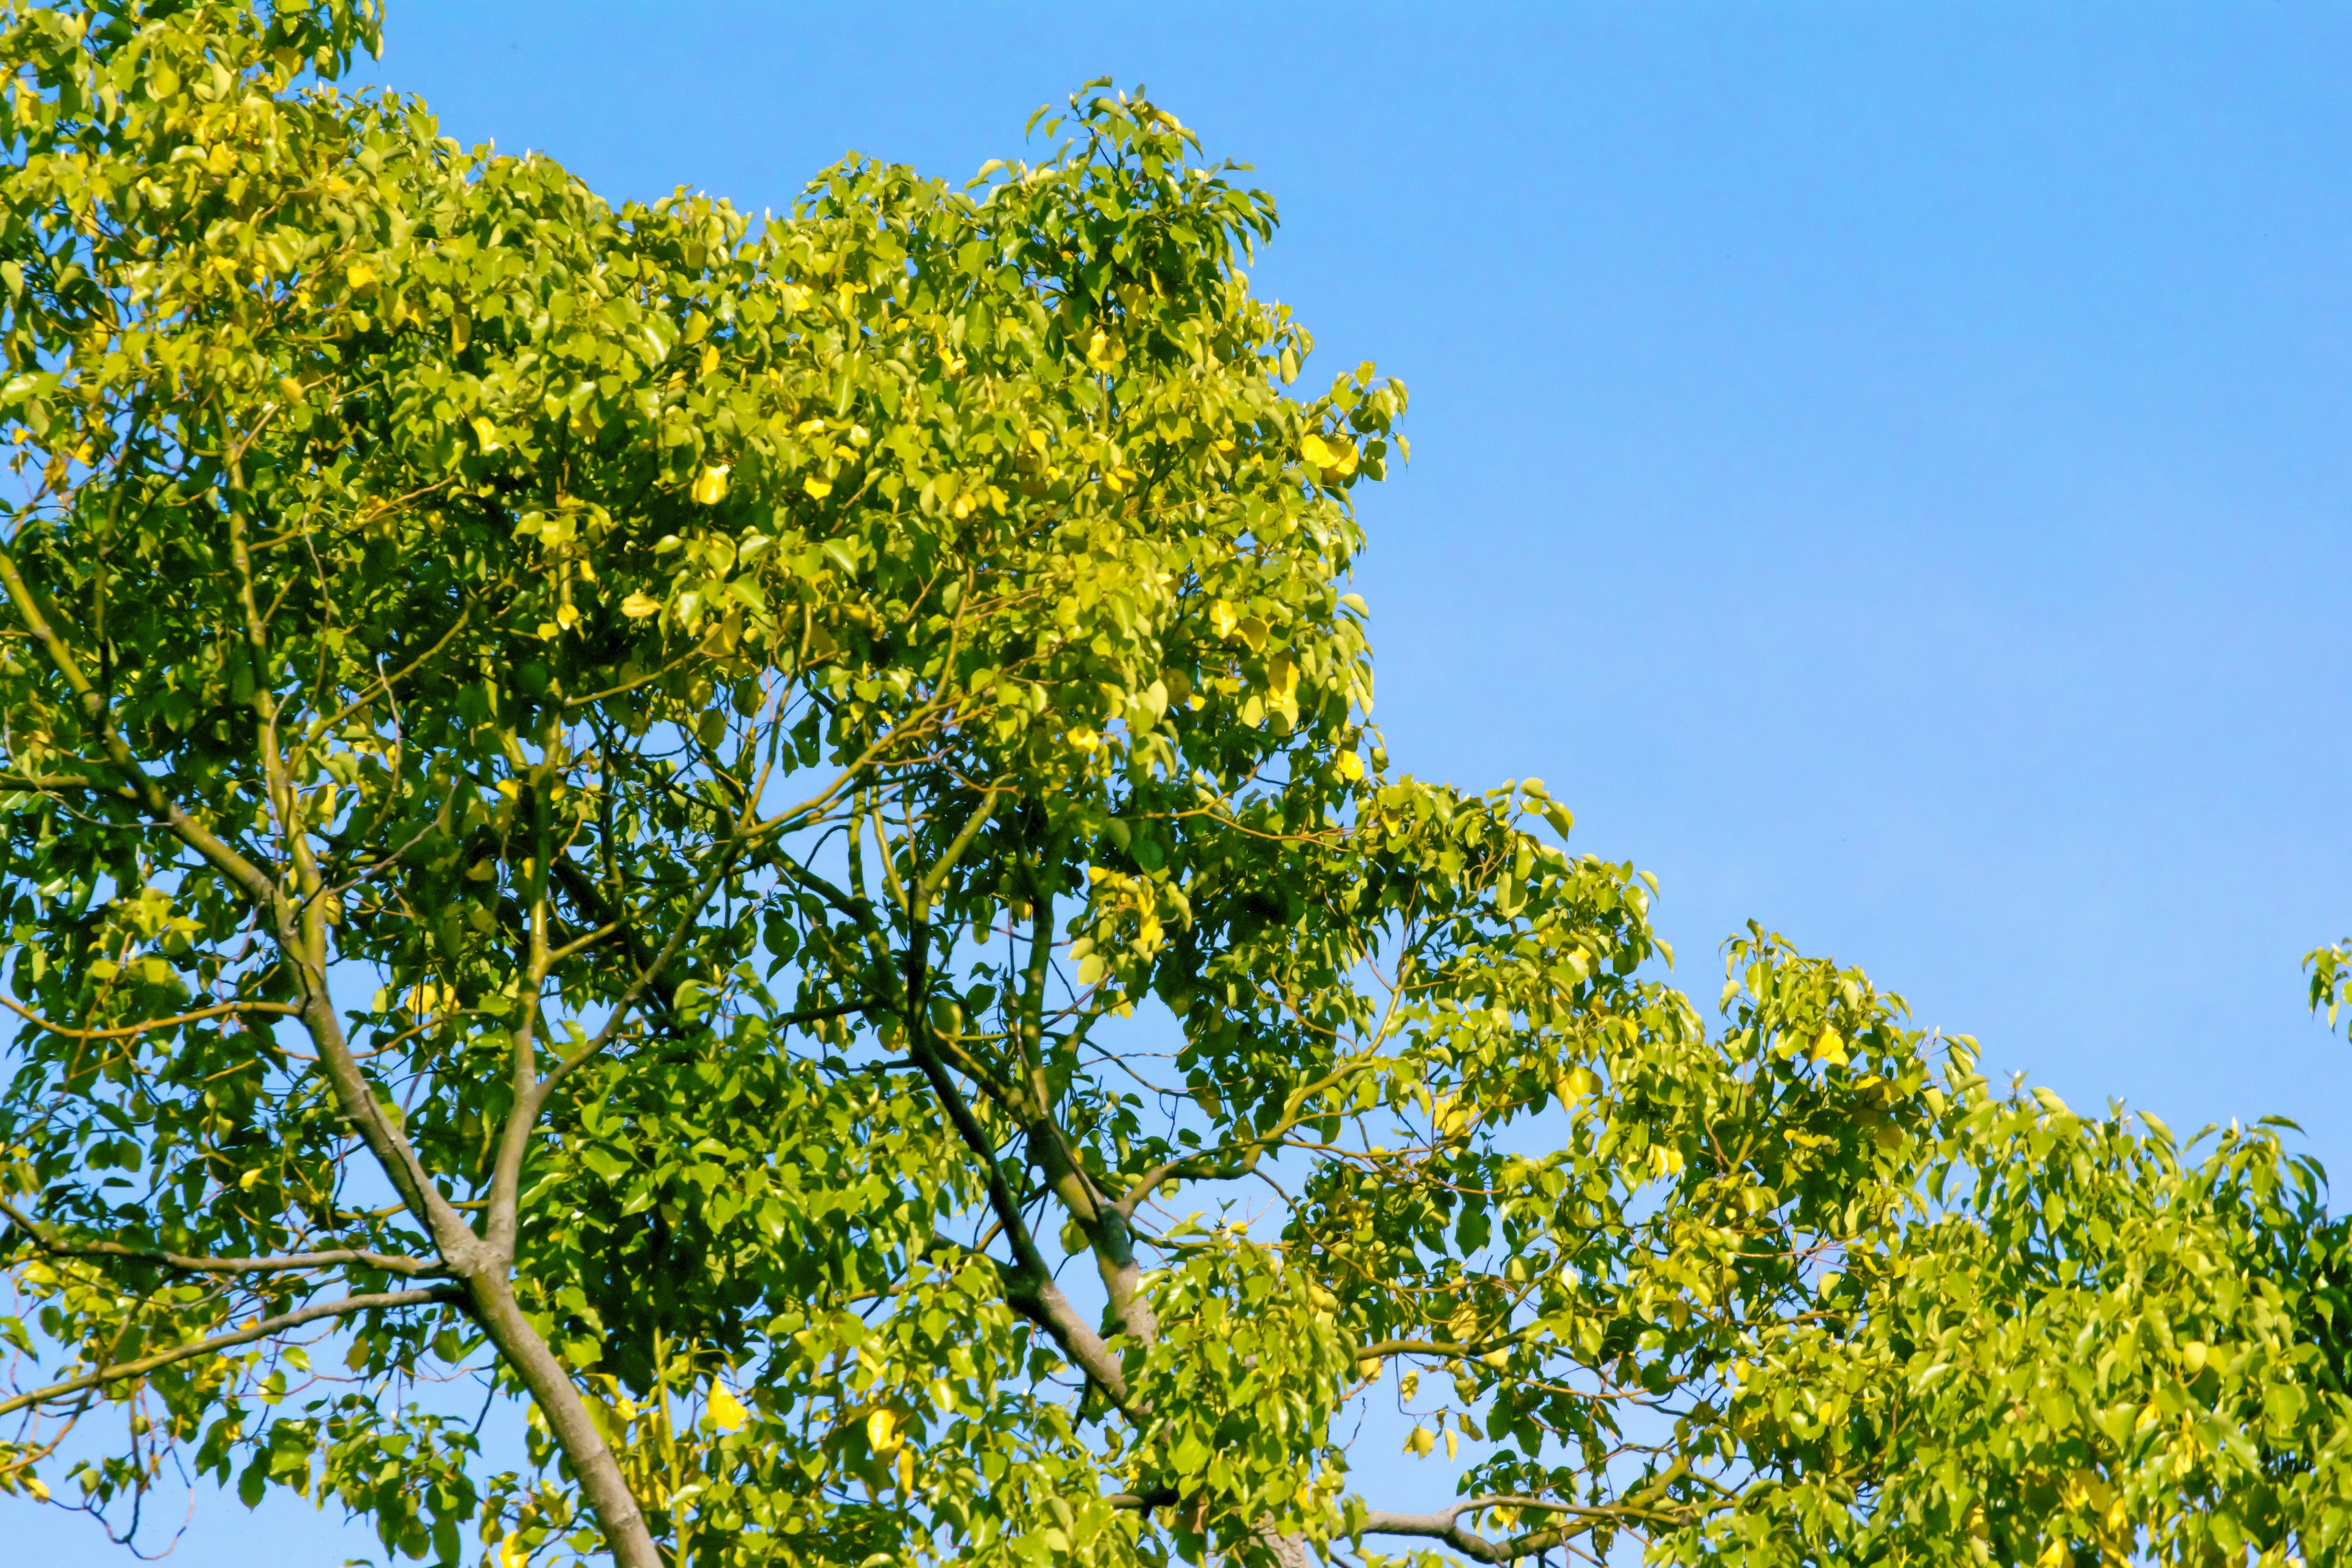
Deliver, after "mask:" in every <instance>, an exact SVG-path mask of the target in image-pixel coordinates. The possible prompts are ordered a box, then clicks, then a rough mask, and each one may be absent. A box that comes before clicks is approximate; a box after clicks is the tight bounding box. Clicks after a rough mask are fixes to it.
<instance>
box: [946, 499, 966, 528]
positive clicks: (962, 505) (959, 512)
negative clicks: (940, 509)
mask: <svg viewBox="0 0 2352 1568" xmlns="http://www.w3.org/2000/svg"><path fill="white" fill-rule="evenodd" d="M948 510H950V511H951V512H953V513H955V515H956V520H957V521H959V522H961V521H962V520H963V519H965V518H967V517H970V516H971V496H969V495H960V496H958V497H956V499H955V505H953V506H951V507H950V508H949V509H948Z"/></svg>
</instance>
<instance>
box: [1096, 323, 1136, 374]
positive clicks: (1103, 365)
mask: <svg viewBox="0 0 2352 1568" xmlns="http://www.w3.org/2000/svg"><path fill="white" fill-rule="evenodd" d="M1126 357H1127V350H1126V349H1125V348H1124V347H1123V346H1121V345H1120V344H1119V343H1118V342H1116V341H1114V340H1113V339H1112V337H1111V335H1110V334H1109V333H1108V332H1097V333H1095V334H1094V335H1093V336H1092V337H1090V338H1088V339H1087V363H1088V364H1090V365H1092V366H1094V367H1095V368H1096V369H1097V370H1105V371H1107V370H1108V369H1110V367H1111V366H1113V365H1115V364H1117V363H1118V362H1119V361H1121V360H1123V359H1125V358H1126Z"/></svg>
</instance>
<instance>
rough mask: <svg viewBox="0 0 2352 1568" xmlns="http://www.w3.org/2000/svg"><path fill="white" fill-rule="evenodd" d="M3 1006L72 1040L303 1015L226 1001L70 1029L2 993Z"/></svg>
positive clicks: (283, 1006) (282, 1005)
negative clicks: (252, 1016)
mask: <svg viewBox="0 0 2352 1568" xmlns="http://www.w3.org/2000/svg"><path fill="white" fill-rule="evenodd" d="M0 1007H5V1008H7V1009H8V1011H10V1012H11V1013H14V1014H16V1016H18V1017H19V1018H22V1019H24V1020H25V1021H26V1023H29V1024H32V1025H34V1026H37V1027H39V1028H42V1029H46V1030H47V1031H48V1032H49V1033H50V1034H52V1035H62V1036H64V1037H66V1038H68V1039H69V1040H119V1039H121V1038H122V1037H124V1036H126V1035H145V1034H151V1033H152V1032H153V1031H155V1030H157V1029H176V1028H178V1027H179V1026H181V1025H183V1024H200V1023H202V1022H204V1021H205V1019H206V1018H226V1017H228V1016H231V1015H233V1014H237V1013H274V1014H276V1015H277V1016H279V1017H281V1018H296V1017H299V1016H301V1014H302V1009H301V1008H299V1007H297V1006H294V1005H291V1004H290V1003H286V1002H224V1003H222V1004H221V1005H219V1006H217V1007H199V1008H197V1009H196V1010H195V1011H194V1012H193V1013H182V1014H179V1015H177V1016H173V1017H170V1018H150V1019H148V1020H147V1022H145V1023H143V1024H125V1025H123V1026H121V1028H116V1029H69V1028H68V1027H66V1026H64V1025H63V1024H52V1023H50V1022H49V1021H48V1020H47V1018H44V1017H42V1016H40V1015H39V1014H37V1013H32V1012H28V1011H26V1009H25V1008H23V1007H20V1006H18V1005H16V1003H15V1002H13V1001H11V1000H10V999H9V998H7V997H5V996H0Z"/></svg>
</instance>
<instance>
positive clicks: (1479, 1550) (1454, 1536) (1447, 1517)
mask: <svg viewBox="0 0 2352 1568" xmlns="http://www.w3.org/2000/svg"><path fill="white" fill-rule="evenodd" d="M1505 1507H1507V1508H1540V1509H1543V1510H1546V1511H1548V1512H1553V1513H1572V1514H1577V1515H1580V1516H1582V1517H1580V1518H1579V1519H1577V1520H1576V1521H1574V1522H1573V1523H1570V1524H1564V1525H1557V1526H1554V1527H1553V1528H1551V1529H1549V1530H1531V1531H1527V1532H1525V1533H1524V1534H1520V1535H1515V1536H1513V1537H1511V1538H1510V1539H1509V1540H1507V1541H1489V1540H1487V1539H1486V1537H1485V1536H1483V1535H1480V1534H1478V1533H1477V1532H1476V1531H1473V1530H1471V1529H1470V1528H1469V1527H1468V1526H1466V1525H1465V1524H1464V1523H1462V1516H1463V1515H1464V1514H1465V1513H1475V1512H1476V1511H1477V1510H1480V1509H1486V1508H1505ZM1615 1517H1618V1512H1617V1510H1613V1509H1584V1508H1577V1507H1575V1506H1573V1505H1572V1504H1568V1503H1556V1502H1537V1501H1535V1500H1531V1499H1528V1498H1473V1499H1472V1500H1469V1501H1468V1502H1462V1503H1456V1504H1454V1506H1453V1507H1452V1508H1449V1509H1444V1510H1440V1511H1438V1512H1436V1513H1391V1512H1389V1511H1388V1510H1386V1509H1378V1508H1376V1509H1373V1510H1370V1511H1369V1512H1367V1513H1366V1514H1365V1515H1364V1529H1363V1533H1364V1534H1366V1535H1410V1536H1417V1537H1420V1538H1421V1539H1423V1540H1427V1541H1442V1542H1445V1544H1446V1545H1448V1546H1451V1547H1452V1548H1454V1551H1456V1552H1460V1553H1462V1555H1463V1556H1465V1557H1467V1558H1469V1559H1471V1560H1472V1561H1473V1562H1476V1563H1516V1562H1517V1561H1518V1560H1519V1559H1520V1558H1522V1557H1532V1556H1534V1555H1535V1554H1536V1553H1538V1552H1549V1551H1550V1550H1551V1549H1552V1548H1553V1547H1555V1546H1558V1545H1559V1544H1560V1543H1561V1542H1567V1541H1572V1540H1574V1539H1575V1538H1576V1537H1578V1536H1580V1535H1583V1534H1586V1533H1588V1532H1589V1531H1591V1528H1592V1526H1593V1524H1594V1522H1595V1521H1596V1519H1606V1518H1615Z"/></svg>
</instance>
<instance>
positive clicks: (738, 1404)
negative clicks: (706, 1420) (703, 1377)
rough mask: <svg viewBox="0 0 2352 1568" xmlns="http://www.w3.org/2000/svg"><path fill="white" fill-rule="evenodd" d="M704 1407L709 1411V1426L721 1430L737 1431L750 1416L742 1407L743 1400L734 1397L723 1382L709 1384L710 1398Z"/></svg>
mask: <svg viewBox="0 0 2352 1568" xmlns="http://www.w3.org/2000/svg"><path fill="white" fill-rule="evenodd" d="M705 1408H706V1409H707V1410H708V1411H709V1415H710V1424H711V1426H715V1427H717V1428H718V1429H719V1431H721V1432H739V1431H740V1430H742V1427H743V1423H744V1422H745V1421H747V1420H749V1419H750V1418H751V1415H750V1413H749V1412H748V1411H746V1410H745V1409H744V1408H743V1402H742V1401H741V1400H740V1399H738V1398H736V1397H735V1395H734V1394H733V1392H732V1391H730V1389H729V1388H728V1386H727V1385H726V1384H723V1383H714V1384H711V1385H710V1400H709V1404H708V1405H706V1406H705Z"/></svg>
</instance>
